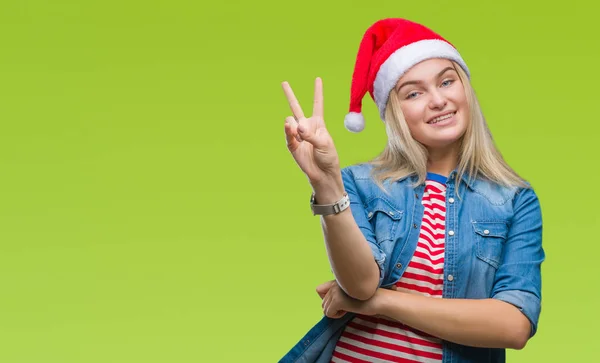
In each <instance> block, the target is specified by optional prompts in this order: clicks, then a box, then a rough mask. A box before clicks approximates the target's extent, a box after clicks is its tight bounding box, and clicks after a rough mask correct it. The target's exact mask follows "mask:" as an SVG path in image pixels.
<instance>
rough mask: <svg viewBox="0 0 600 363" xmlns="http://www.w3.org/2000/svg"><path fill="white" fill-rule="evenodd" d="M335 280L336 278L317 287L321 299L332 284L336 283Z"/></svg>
mask: <svg viewBox="0 0 600 363" xmlns="http://www.w3.org/2000/svg"><path fill="white" fill-rule="evenodd" d="M334 282H335V280H331V281H327V282H324V283H322V284H321V285H319V286H317V288H316V290H317V294H319V296H320V297H321V299H322V298H323V297H324V296H325V294H327V291H329V289H330V288H331V286H332V283H334Z"/></svg>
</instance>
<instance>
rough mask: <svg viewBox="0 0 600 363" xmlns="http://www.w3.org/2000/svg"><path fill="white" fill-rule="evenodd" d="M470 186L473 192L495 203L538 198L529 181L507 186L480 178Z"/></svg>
mask: <svg viewBox="0 0 600 363" xmlns="http://www.w3.org/2000/svg"><path fill="white" fill-rule="evenodd" d="M470 188H471V190H472V191H473V193H476V194H478V195H480V196H482V197H483V198H485V199H486V200H487V201H488V202H489V203H490V204H493V205H504V204H507V203H513V204H514V203H515V202H517V201H518V200H520V199H523V198H526V199H529V198H533V199H537V195H536V193H535V190H534V189H533V187H532V186H531V184H529V183H526V186H505V185H500V184H498V183H496V182H492V181H489V180H487V179H481V178H478V179H477V180H475V181H474V182H472V183H471V184H470Z"/></svg>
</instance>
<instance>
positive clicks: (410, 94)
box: [406, 92, 419, 100]
mask: <svg viewBox="0 0 600 363" xmlns="http://www.w3.org/2000/svg"><path fill="white" fill-rule="evenodd" d="M418 94H419V93H418V92H411V93H409V94H408V95H407V96H406V99H407V100H409V99H411V98H415V97H417V96H418Z"/></svg>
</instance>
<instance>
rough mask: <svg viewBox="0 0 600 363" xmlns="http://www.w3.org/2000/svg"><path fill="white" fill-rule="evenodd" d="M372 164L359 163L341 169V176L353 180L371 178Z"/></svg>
mask: <svg viewBox="0 0 600 363" xmlns="http://www.w3.org/2000/svg"><path fill="white" fill-rule="evenodd" d="M372 171H373V164H370V163H360V164H354V165H350V166H347V167H345V168H343V169H342V176H344V177H346V178H351V179H353V180H372V177H371V173H372Z"/></svg>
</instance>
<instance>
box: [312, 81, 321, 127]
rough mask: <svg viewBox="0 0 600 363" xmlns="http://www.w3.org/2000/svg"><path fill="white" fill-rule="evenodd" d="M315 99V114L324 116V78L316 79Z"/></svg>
mask: <svg viewBox="0 0 600 363" xmlns="http://www.w3.org/2000/svg"><path fill="white" fill-rule="evenodd" d="M314 97H315V99H314V101H313V116H316V117H319V118H321V119H322V118H323V80H322V79H321V78H319V77H317V79H316V80H315V96H314Z"/></svg>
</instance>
